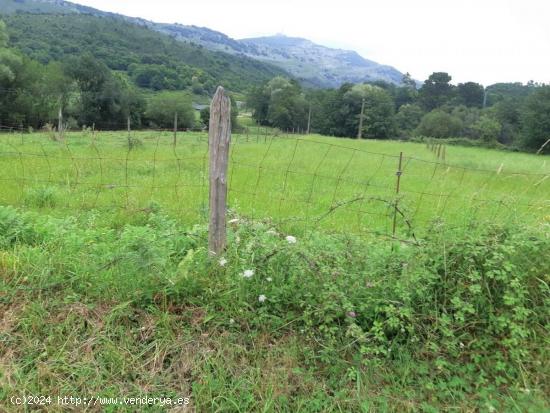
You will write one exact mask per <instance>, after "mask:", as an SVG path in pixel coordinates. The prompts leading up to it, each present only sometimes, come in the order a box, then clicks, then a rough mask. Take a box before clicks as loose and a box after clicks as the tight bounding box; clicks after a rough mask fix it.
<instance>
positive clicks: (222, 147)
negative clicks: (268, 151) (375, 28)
mask: <svg viewBox="0 0 550 413" xmlns="http://www.w3.org/2000/svg"><path fill="white" fill-rule="evenodd" d="M230 142H231V101H230V100H229V97H228V96H227V95H226V94H225V90H224V88H223V87H221V86H219V87H218V90H217V91H216V94H215V95H214V98H213V99H212V104H211V106H210V125H209V129H208V150H209V152H210V199H209V200H210V222H209V226H208V250H209V252H210V255H211V256H216V255H220V254H221V253H222V252H223V250H224V249H225V245H226V211H227V205H226V203H227V166H228V162H229V145H230Z"/></svg>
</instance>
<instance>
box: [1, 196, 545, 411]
mask: <svg viewBox="0 0 550 413" xmlns="http://www.w3.org/2000/svg"><path fill="white" fill-rule="evenodd" d="M107 222H108V220H98V219H97V215H96V213H95V212H93V211H92V212H89V213H88V214H82V215H80V216H78V217H67V218H63V219H58V218H50V217H47V216H42V215H38V214H30V213H21V212H19V211H17V210H15V209H12V208H0V275H1V277H0V283H1V284H0V287H1V289H0V292H1V293H0V307H1V308H2V311H1V313H2V314H3V319H2V321H1V322H0V340H1V343H2V346H0V363H1V366H2V375H1V377H0V383H1V386H0V387H1V388H2V389H3V390H2V391H0V403H2V405H8V404H7V403H6V401H7V400H8V399H9V397H10V396H11V395H14V394H23V393H33V392H34V393H42V394H48V393H50V394H60V393H61V394H71V393H74V394H84V393H89V394H98V395H104V396H106V397H107V396H110V397H116V396H119V395H127V396H128V395H135V396H139V395H140V394H143V393H147V394H148V395H151V396H155V395H156V396H160V395H164V396H168V395H173V396H191V400H192V404H193V406H194V408H195V409H196V410H197V411H217V410H220V411H281V412H284V411H307V412H315V411H319V412H320V411H444V410H455V411H456V410H458V411H473V410H478V411H490V410H494V411H514V409H515V410H518V409H519V410H520V411H533V412H538V411H543V410H544V409H545V408H548V405H547V402H546V400H545V399H546V396H547V394H548V391H549V389H548V380H547V371H548V370H549V367H550V366H549V365H548V360H549V359H550V358H549V357H548V356H549V355H548V348H547V346H546V345H545V343H547V341H548V326H549V324H550V310H549V309H550V292H549V290H548V284H549V283H550V279H549V274H550V268H549V263H548V261H547V259H546V257H545V251H548V250H549V249H550V239H549V238H548V236H547V233H545V231H544V228H543V229H542V230H535V229H526V228H521V227H517V226H514V227H511V226H483V225H472V226H471V227H470V228H469V230H468V231H456V230H450V229H446V228H445V226H444V225H441V224H438V225H439V226H438V228H437V231H432V232H431V233H430V234H431V235H430V236H428V237H425V238H423V239H420V240H419V245H417V246H411V245H401V246H399V245H395V246H394V248H392V247H391V245H389V244H388V243H379V242H375V241H365V240H361V239H358V238H355V237H351V236H338V237H334V236H327V235H324V234H321V233H314V234H312V235H311V237H308V238H303V237H300V236H297V235H296V234H288V233H284V232H283V231H281V230H280V229H279V228H274V227H273V225H272V224H271V223H270V222H269V221H265V222H258V221H248V220H246V219H242V218H241V219H238V221H233V222H232V224H231V228H232V230H231V232H230V242H229V247H228V250H227V251H226V254H225V255H224V256H223V257H217V258H216V259H215V260H212V259H210V258H209V257H208V253H207V247H206V228H205V227H203V226H197V227H195V228H192V229H185V228H181V227H180V226H179V225H178V224H177V223H176V222H175V221H173V220H171V219H170V218H168V217H167V216H165V215H164V214H163V213H162V211H161V210H160V209H159V208H158V206H157V207H152V208H150V209H149V210H148V212H147V214H146V215H145V216H144V218H143V219H142V220H141V221H140V222H133V223H127V224H124V225H117V226H112V225H109V224H107ZM245 275H246V276H245ZM60 378H63V380H60ZM8 406H9V405H8ZM8 411H9V410H8ZM12 411H16V410H15V409H12Z"/></svg>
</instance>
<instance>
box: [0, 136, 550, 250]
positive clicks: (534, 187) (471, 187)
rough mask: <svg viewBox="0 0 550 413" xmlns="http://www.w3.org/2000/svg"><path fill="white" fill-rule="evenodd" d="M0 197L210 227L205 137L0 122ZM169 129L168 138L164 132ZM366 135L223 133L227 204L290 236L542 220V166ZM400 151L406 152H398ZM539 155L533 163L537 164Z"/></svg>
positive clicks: (26, 204)
mask: <svg viewBox="0 0 550 413" xmlns="http://www.w3.org/2000/svg"><path fill="white" fill-rule="evenodd" d="M0 131H3V132H0V187H1V188H2V189H1V190H0V194H1V195H0V203H1V204H3V205H13V206H18V207H22V208H28V209H33V210H41V211H42V210H47V211H49V212H50V213H52V214H59V215H60V216H62V215H65V214H67V212H68V211H70V212H71V213H73V214H75V213H82V212H85V213H89V212H90V211H96V212H98V213H109V214H129V215H132V214H147V213H149V212H150V211H153V210H155V209H156V208H162V210H164V211H166V213H167V214H169V215H171V216H174V217H176V218H177V219H178V220H180V221H182V222H183V223H185V224H189V225H192V224H205V223H207V222H208V185H209V183H208V135H207V132H205V131H203V132H176V134H175V135H174V131H173V130H146V131H130V132H128V131H122V132H120V131H119V132H100V131H93V132H92V131H89V130H86V131H84V132H82V131H79V132H71V131H66V132H65V134H64V135H63V137H62V138H60V137H59V136H58V135H57V134H56V133H55V131H46V132H36V133H27V131H26V130H25V129H23V128H17V127H14V126H13V125H2V126H0ZM174 136H175V137H174ZM363 143H364V142H357V141H348V140H345V141H344V140H342V143H335V142H334V140H331V139H323V138H319V137H317V138H312V137H308V136H301V135H292V134H288V133H282V132H281V131H274V130H271V129H267V128H249V129H248V130H245V131H243V132H242V133H238V134H234V135H233V138H232V143H231V148H230V158H229V172H228V177H227V179H228V207H229V211H230V213H231V214H233V215H234V217H240V218H241V219H250V220H266V221H269V222H271V223H272V225H273V227H274V228H279V229H281V230H282V231H285V232H287V233H292V234H308V233H311V232H313V231H324V232H330V233H349V234H356V235H365V236H367V235H368V236H379V237H383V238H387V239H399V240H402V241H405V242H413V243H414V242H417V241H418V239H419V238H420V237H422V236H423V234H426V233H427V232H428V231H432V230H434V225H437V223H439V222H446V223H447V224H448V225H451V226H463V227H465V228H466V227H467V226H468V225H469V224H470V223H471V221H472V220H486V221H487V222H506V221H510V220H517V221H520V222H524V223H540V222H545V221H549V220H550V217H549V214H550V212H549V211H550V179H549V175H550V172H549V169H548V168H546V166H545V163H544V162H545V161H544V159H543V157H539V158H537V159H540V163H541V168H540V172H538V171H537V172H519V171H509V170H508V169H507V168H506V166H505V165H501V166H500V167H499V168H496V169H483V168H476V167H468V166H464V165H463V164H461V163H460V162H459V160H457V159H453V155H452V152H453V151H452V149H450V148H449V149H446V150H445V153H446V159H443V157H442V151H443V149H442V148H439V156H437V153H436V152H438V151H437V150H436V151H434V148H433V146H430V145H429V144H428V146H426V147H423V146H420V145H417V146H416V147H415V149H414V155H411V154H408V153H407V149H405V150H404V151H403V152H397V151H396V153H393V154H392V153H379V152H376V151H369V150H366V149H365V147H367V146H368V145H364V144H363ZM407 148H409V147H407ZM537 162H539V161H537Z"/></svg>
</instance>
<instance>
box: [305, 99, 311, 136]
mask: <svg viewBox="0 0 550 413" xmlns="http://www.w3.org/2000/svg"><path fill="white" fill-rule="evenodd" d="M310 132H311V102H310V104H309V114H308V115H307V133H306V135H309V134H310Z"/></svg>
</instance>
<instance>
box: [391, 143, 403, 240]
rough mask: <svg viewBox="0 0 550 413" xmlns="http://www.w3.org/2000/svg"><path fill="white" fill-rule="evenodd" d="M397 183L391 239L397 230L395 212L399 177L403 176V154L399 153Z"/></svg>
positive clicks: (397, 200)
mask: <svg viewBox="0 0 550 413" xmlns="http://www.w3.org/2000/svg"><path fill="white" fill-rule="evenodd" d="M396 175H397V183H396V185H395V194H396V195H397V197H396V198H395V209H394V211H393V227H392V237H393V238H395V232H396V230H397V212H398V206H397V202H399V199H398V197H399V191H400V190H401V175H403V152H401V153H399V164H398V166H397V173H396Z"/></svg>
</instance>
